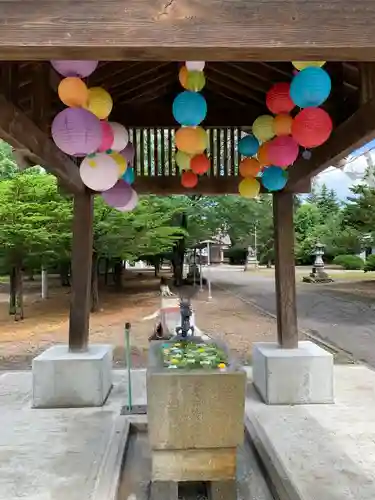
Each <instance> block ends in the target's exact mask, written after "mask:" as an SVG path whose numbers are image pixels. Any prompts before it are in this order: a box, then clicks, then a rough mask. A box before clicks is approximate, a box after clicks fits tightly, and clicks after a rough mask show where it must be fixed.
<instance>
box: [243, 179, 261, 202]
mask: <svg viewBox="0 0 375 500" xmlns="http://www.w3.org/2000/svg"><path fill="white" fill-rule="evenodd" d="M238 191H239V193H240V195H241V196H243V197H244V198H256V197H257V196H258V194H259V191H260V183H259V181H258V180H257V179H243V180H242V181H241V182H240V183H239V185H238Z"/></svg>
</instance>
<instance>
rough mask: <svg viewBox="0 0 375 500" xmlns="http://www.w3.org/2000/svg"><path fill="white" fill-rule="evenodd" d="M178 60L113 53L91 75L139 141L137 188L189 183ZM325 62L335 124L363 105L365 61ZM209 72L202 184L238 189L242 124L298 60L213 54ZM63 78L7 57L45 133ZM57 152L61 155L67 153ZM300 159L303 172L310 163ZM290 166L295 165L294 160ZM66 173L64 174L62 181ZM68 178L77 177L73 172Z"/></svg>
mask: <svg viewBox="0 0 375 500" xmlns="http://www.w3.org/2000/svg"><path fill="white" fill-rule="evenodd" d="M180 66H181V63H178V62H168V61H121V62H119V61H107V62H101V63H100V64H99V67H98V69H97V70H96V71H95V72H94V73H93V75H91V76H90V77H89V78H88V81H87V83H88V85H89V86H102V87H104V88H105V89H106V90H108V91H109V92H110V94H111V95H112V97H113V100H114V109H113V112H112V113H111V120H114V121H119V122H120V123H123V124H124V125H125V126H126V127H127V128H129V129H130V135H131V139H132V140H133V142H134V143H135V146H136V165H137V172H136V173H137V178H136V188H137V190H138V191H139V192H143V193H149V192H154V193H172V192H173V193H182V192H185V191H186V190H185V189H184V188H183V187H182V186H181V185H180V181H179V176H178V171H177V170H176V166H175V164H174V145H173V144H174V130H175V129H176V128H177V124H176V122H175V120H174V118H173V116H172V103H173V99H174V97H175V96H176V95H177V94H178V93H179V92H181V90H182V87H181V85H180V83H179V81H178V72H179V68H180ZM326 69H327V71H328V73H329V74H330V76H331V79H332V82H333V88H332V93H331V96H330V98H329V99H328V101H327V102H326V103H325V105H324V107H325V109H326V110H327V111H328V112H329V114H330V115H331V117H332V119H333V122H334V127H335V129H336V128H337V127H339V126H340V125H341V124H343V123H345V122H346V120H348V118H350V117H351V116H352V115H353V114H354V113H355V112H356V110H357V109H358V106H359V103H360V87H361V78H360V69H359V66H358V63H355V62H328V63H327V65H326ZM205 75H206V87H205V88H204V90H203V94H204V96H205V98H206V100H207V103H208V115H207V119H206V120H205V121H204V123H203V126H205V127H206V128H208V129H209V136H210V146H209V150H208V152H209V154H210V157H211V159H212V167H211V171H210V173H209V175H208V176H205V177H203V178H201V180H200V183H199V185H198V187H197V191H199V192H204V193H207V194H215V193H216V194H218V193H236V192H237V189H238V182H239V176H238V163H239V160H240V158H239V157H238V154H237V143H238V140H239V138H240V137H241V132H242V131H249V130H250V129H251V124H252V123H253V121H254V120H255V118H256V117H257V116H259V115H261V114H263V113H267V112H268V111H267V108H266V104H265V101H266V93H267V91H268V90H269V89H270V88H271V86H272V84H274V83H276V82H283V81H286V82H290V81H291V79H292V76H293V65H292V64H291V63H290V62H273V63H272V62H253V61H251V62H208V63H207V64H206V68H205ZM60 79H61V77H60V76H59V75H58V74H57V73H56V72H55V71H54V70H53V68H52V67H51V65H50V64H49V62H47V61H45V62H23V61H20V62H16V61H8V62H3V63H2V65H1V87H2V93H3V95H4V96H5V98H6V99H7V100H9V101H10V102H11V103H12V104H13V105H14V106H16V107H17V109H18V110H20V111H21V112H22V114H23V115H24V116H25V118H26V117H27V118H28V119H30V120H32V121H33V122H34V123H36V124H37V125H38V128H39V129H41V130H42V131H43V132H44V133H45V134H47V135H49V134H50V131H49V129H50V124H51V122H52V120H53V118H54V116H55V115H56V114H57V113H58V112H59V111H60V110H61V109H63V107H64V106H63V104H62V103H61V102H60V100H59V98H58V96H57V86H58V83H59V81H60ZM19 133H21V131H19ZM28 134H29V132H28ZM4 138H5V139H7V137H4ZM10 142H11V143H12V140H11V141H10ZM21 142H22V141H21ZM13 145H15V146H16V148H17V149H21V150H25V151H26V152H27V150H30V151H32V148H30V147H27V145H26V147H21V148H20V147H19V144H18V143H17V141H16V144H14V142H13ZM317 151H318V150H317ZM30 156H32V155H30ZM59 156H60V159H62V156H64V155H59ZM41 160H42V161H41ZM35 162H38V163H42V164H46V162H47V167H49V168H51V169H52V170H54V168H55V167H52V166H51V164H50V160H49V159H47V158H43V154H40V155H37V157H36V158H35ZM299 163H300V166H299V167H298V169H299V172H301V169H305V168H306V165H307V163H306V161H303V162H299ZM309 163H310V162H309ZM75 168H76V169H77V167H75ZM292 168H293V169H294V170H295V171H296V170H297V167H296V166H293V167H292ZM58 170H60V169H58ZM55 173H56V172H55ZM60 177H61V176H60ZM65 177H67V175H65ZM300 177H301V179H302V176H300V175H298V182H299V188H298V189H299V190H300V191H302V192H303V191H306V190H308V189H309V185H310V183H309V181H310V177H311V176H310V175H307V176H305V177H306V179H307V182H302V180H301V179H300ZM66 180H67V179H66V178H65V179H64V178H63V179H62V181H63V183H64V182H65V183H66ZM68 181H69V183H71V181H72V179H71V175H70V178H69V179H68ZM291 189H293V190H294V189H295V188H294V187H291ZM187 192H189V193H190V192H192V191H191V190H188V191H187Z"/></svg>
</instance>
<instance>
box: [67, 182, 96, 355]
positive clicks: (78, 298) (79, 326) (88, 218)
mask: <svg viewBox="0 0 375 500" xmlns="http://www.w3.org/2000/svg"><path fill="white" fill-rule="evenodd" d="M92 244H93V196H92V194H91V193H89V192H88V191H85V192H84V193H83V194H76V195H75V197H74V215H73V245H72V292H71V303H70V322H69V350H70V351H85V350H86V349H87V345H88V337H89V320H90V306H91V304H90V302H91V301H90V298H91V297H90V294H91V267H92Z"/></svg>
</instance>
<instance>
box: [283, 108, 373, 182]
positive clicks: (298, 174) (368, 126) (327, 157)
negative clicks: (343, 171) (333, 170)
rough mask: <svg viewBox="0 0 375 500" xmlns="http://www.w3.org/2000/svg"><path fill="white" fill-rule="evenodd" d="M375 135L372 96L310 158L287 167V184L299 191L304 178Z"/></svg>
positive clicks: (335, 161) (337, 159)
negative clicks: (288, 169) (288, 168)
mask: <svg viewBox="0 0 375 500" xmlns="http://www.w3.org/2000/svg"><path fill="white" fill-rule="evenodd" d="M374 138H375V99H373V100H371V101H369V102H367V103H365V104H363V105H362V106H361V107H360V108H359V109H358V110H357V111H356V112H355V113H354V114H353V115H352V116H351V117H350V118H348V119H347V120H346V121H345V122H343V123H342V124H341V125H339V126H338V127H337V128H336V129H334V131H333V132H332V135H331V137H330V139H329V140H328V141H327V142H326V143H325V144H323V145H322V146H320V147H319V148H316V149H315V150H312V157H311V159H310V160H309V161H306V160H303V159H301V160H298V162H297V163H296V164H295V165H294V166H293V167H292V168H291V169H290V175H289V181H288V185H289V188H290V189H294V190H296V191H298V187H299V186H300V185H301V183H302V182H304V181H305V180H306V179H311V178H312V177H313V176H315V175H317V174H319V173H320V172H322V171H323V170H325V169H326V168H327V167H329V166H332V165H337V164H338V162H339V161H340V160H341V159H343V158H345V157H346V156H348V155H349V154H350V153H352V152H353V151H354V150H356V149H358V148H360V147H361V146H363V145H364V144H366V143H367V142H369V141H370V140H371V139H374Z"/></svg>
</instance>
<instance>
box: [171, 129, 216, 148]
mask: <svg viewBox="0 0 375 500" xmlns="http://www.w3.org/2000/svg"><path fill="white" fill-rule="evenodd" d="M175 142H176V147H177V149H179V150H180V151H183V152H184V153H187V154H189V155H196V154H200V153H203V151H205V150H206V149H207V146H208V137H207V133H206V131H205V130H204V129H203V128H202V127H182V128H180V129H178V130H177V132H176V135H175Z"/></svg>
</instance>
